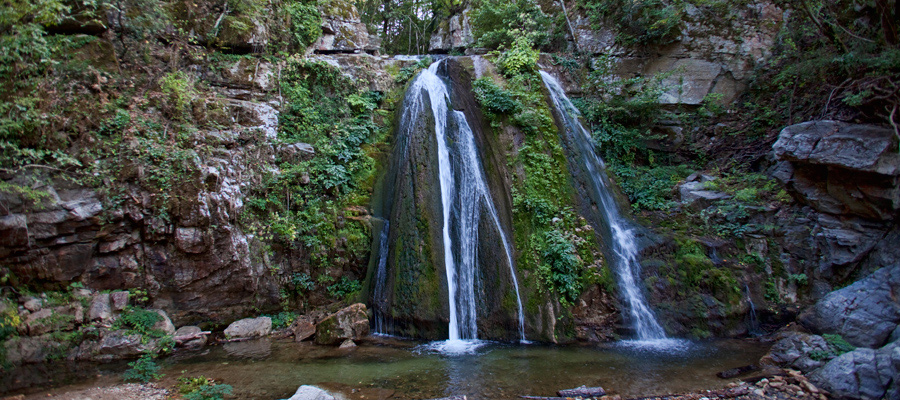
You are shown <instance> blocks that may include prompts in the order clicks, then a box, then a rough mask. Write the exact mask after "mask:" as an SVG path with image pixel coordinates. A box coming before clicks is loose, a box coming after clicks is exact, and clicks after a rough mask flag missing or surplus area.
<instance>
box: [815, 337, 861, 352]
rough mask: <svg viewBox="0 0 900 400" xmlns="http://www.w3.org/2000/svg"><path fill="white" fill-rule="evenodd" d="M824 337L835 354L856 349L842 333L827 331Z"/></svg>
mask: <svg viewBox="0 0 900 400" xmlns="http://www.w3.org/2000/svg"><path fill="white" fill-rule="evenodd" d="M822 338H823V339H825V343H828V348H829V349H831V351H832V352H833V353H834V355H835V356H839V355H841V354H844V353H849V352H851V351H853V350H856V346H854V345H852V344H850V343H848V342H847V340H845V339H844V338H843V337H842V336H841V335H836V334H832V333H826V334H824V335H822Z"/></svg>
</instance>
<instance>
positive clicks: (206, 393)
mask: <svg viewBox="0 0 900 400" xmlns="http://www.w3.org/2000/svg"><path fill="white" fill-rule="evenodd" d="M175 388H176V389H177V390H178V393H180V394H181V395H182V396H183V397H184V399H185V400H222V399H224V398H225V396H226V395H229V394H231V392H232V390H233V388H232V387H231V385H223V384H217V383H216V382H215V381H213V380H212V379H209V378H205V377H203V376H199V377H196V378H188V377H181V378H178V383H177V384H176V385H175Z"/></svg>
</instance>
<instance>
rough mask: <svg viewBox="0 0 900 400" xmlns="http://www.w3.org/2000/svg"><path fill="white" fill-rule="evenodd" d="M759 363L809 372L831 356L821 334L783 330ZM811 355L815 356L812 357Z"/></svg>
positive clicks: (820, 365)
mask: <svg viewBox="0 0 900 400" xmlns="http://www.w3.org/2000/svg"><path fill="white" fill-rule="evenodd" d="M776 340H777V341H776V342H775V344H774V345H773V346H772V348H771V349H769V353H768V354H766V355H765V356H764V357H763V358H762V360H760V363H761V364H763V365H766V366H769V365H774V366H779V367H783V368H792V369H796V370H799V371H802V372H810V371H813V370H815V369H817V368H820V367H822V366H823V365H824V364H825V362H826V361H828V360H823V359H822V358H823V357H828V358H829V359H830V358H832V356H831V355H830V353H831V349H830V348H829V347H828V343H827V342H825V339H823V338H822V337H821V336H818V335H810V334H806V333H801V332H783V333H780V334H779V335H778V337H777V339H776ZM813 355H817V356H815V358H813Z"/></svg>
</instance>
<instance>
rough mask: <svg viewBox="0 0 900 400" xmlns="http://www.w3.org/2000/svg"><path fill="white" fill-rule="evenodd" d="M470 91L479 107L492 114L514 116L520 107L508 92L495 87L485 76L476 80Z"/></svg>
mask: <svg viewBox="0 0 900 400" xmlns="http://www.w3.org/2000/svg"><path fill="white" fill-rule="evenodd" d="M472 89H473V91H474V92H475V98H476V99H477V100H478V102H479V103H481V106H482V107H484V108H485V109H487V110H488V111H490V112H492V113H495V114H514V113H516V112H518V111H519V108H520V107H521V105H520V104H519V103H518V102H517V101H516V100H515V99H514V98H513V96H512V94H511V93H510V92H508V91H506V90H504V89H503V88H501V87H500V86H497V84H496V83H494V81H493V80H492V79H491V78H488V77H486V76H483V77H481V78H478V79H476V80H475V82H474V83H473V84H472Z"/></svg>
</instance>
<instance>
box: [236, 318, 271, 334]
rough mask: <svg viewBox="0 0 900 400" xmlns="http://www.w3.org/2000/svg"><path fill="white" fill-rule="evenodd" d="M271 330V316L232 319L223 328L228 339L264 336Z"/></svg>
mask: <svg viewBox="0 0 900 400" xmlns="http://www.w3.org/2000/svg"><path fill="white" fill-rule="evenodd" d="M271 332H272V318H269V317H259V318H244V319H242V320H238V321H234V322H232V323H231V325H228V327H227V328H225V336H226V337H228V338H230V339H243V338H252V337H259V336H266V335H268V334H269V333H271Z"/></svg>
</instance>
